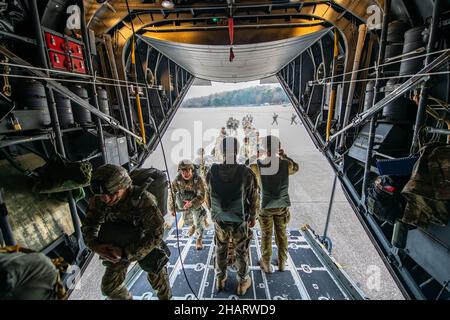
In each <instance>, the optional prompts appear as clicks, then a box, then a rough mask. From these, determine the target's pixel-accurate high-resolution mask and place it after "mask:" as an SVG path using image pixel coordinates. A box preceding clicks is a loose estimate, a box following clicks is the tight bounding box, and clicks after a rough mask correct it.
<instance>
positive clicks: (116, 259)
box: [82, 164, 172, 300]
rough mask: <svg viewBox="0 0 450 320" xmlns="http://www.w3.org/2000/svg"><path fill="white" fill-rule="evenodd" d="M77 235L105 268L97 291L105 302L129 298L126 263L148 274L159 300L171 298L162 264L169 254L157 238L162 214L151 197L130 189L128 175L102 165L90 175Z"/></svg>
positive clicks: (115, 167)
mask: <svg viewBox="0 0 450 320" xmlns="http://www.w3.org/2000/svg"><path fill="white" fill-rule="evenodd" d="M91 189H92V191H93V193H94V195H95V196H94V197H92V198H91V199H90V202H89V207H88V210H87V214H86V218H85V219H84V223H83V227H82V231H83V234H84V238H85V241H86V244H87V245H88V247H89V248H91V249H92V250H93V251H94V252H96V253H97V254H99V255H100V257H101V259H102V260H103V265H104V266H105V267H106V270H105V274H104V275H103V278H102V293H103V294H104V295H106V296H107V297H109V298H110V299H132V296H131V295H130V293H129V292H128V290H127V288H126V287H125V284H124V280H125V277H126V273H127V269H128V267H129V266H130V263H131V262H132V261H137V262H138V263H139V265H140V267H141V268H142V269H143V270H144V271H146V272H147V273H148V276H147V278H148V281H149V282H150V284H151V286H152V287H153V289H154V290H155V291H156V292H157V295H158V298H159V299H161V300H166V299H170V298H171V297H172V293H171V289H170V285H169V277H168V274H167V268H166V263H167V262H168V257H167V256H168V254H170V253H169V252H167V251H168V249H167V246H166V245H165V243H164V241H163V239H162V237H163V232H164V229H163V224H164V219H163V216H162V214H161V212H160V210H159V209H158V206H157V204H156V199H155V197H154V196H153V195H152V194H150V193H148V192H147V191H144V190H142V189H141V188H139V187H136V186H133V185H132V182H131V178H130V177H129V175H128V172H127V171H126V170H125V169H124V168H122V167H119V166H115V165H111V164H106V165H103V166H101V167H99V168H98V169H97V170H96V171H95V172H94V174H93V177H92V181H91Z"/></svg>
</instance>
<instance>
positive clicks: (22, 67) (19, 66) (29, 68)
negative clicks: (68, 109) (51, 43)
mask: <svg viewBox="0 0 450 320" xmlns="http://www.w3.org/2000/svg"><path fill="white" fill-rule="evenodd" d="M0 65H3V66H5V67H10V68H21V69H25V70H26V69H28V70H38V71H42V72H46V73H54V74H55V75H67V76H70V77H73V78H84V79H91V81H89V82H87V83H92V82H94V83H97V81H96V79H100V80H105V81H110V82H115V83H117V82H119V83H120V82H123V83H125V84H128V83H129V81H127V80H121V79H113V78H108V77H100V76H97V75H94V76H91V75H88V74H80V73H73V72H69V71H62V70H55V69H50V68H42V67H36V66H28V65H21V64H16V63H10V62H4V61H0ZM52 80H53V79H52ZM54 80H56V81H64V79H61V78H55V79H54ZM137 83H138V84H139V85H141V86H145V85H146V84H145V83H141V82H137ZM99 84H102V83H99ZM147 85H148V84H147ZM151 87H155V88H158V86H151Z"/></svg>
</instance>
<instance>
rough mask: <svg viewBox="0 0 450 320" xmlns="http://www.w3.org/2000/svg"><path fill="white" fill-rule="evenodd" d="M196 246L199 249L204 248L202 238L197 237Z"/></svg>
mask: <svg viewBox="0 0 450 320" xmlns="http://www.w3.org/2000/svg"><path fill="white" fill-rule="evenodd" d="M195 248H196V249H197V250H202V249H203V242H202V239H197V240H196V241H195Z"/></svg>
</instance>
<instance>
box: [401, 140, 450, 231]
mask: <svg viewBox="0 0 450 320" xmlns="http://www.w3.org/2000/svg"><path fill="white" fill-rule="evenodd" d="M420 151H421V156H420V158H419V160H418V161H417V162H416V164H415V166H414V169H413V172H412V175H411V179H410V180H409V181H408V183H407V184H406V185H405V187H404V188H403V190H402V195H403V196H404V197H405V199H406V200H407V205H406V208H405V212H404V216H403V219H402V220H403V222H405V223H408V224H411V225H415V226H418V227H422V228H426V227H427V226H428V224H430V223H433V224H436V225H439V226H442V227H444V226H446V225H447V224H448V221H449V220H450V160H449V159H450V146H448V145H442V144H440V143H434V144H429V145H427V146H426V147H424V148H423V149H421V150H420Z"/></svg>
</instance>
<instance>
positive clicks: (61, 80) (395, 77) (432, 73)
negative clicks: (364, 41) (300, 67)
mask: <svg viewBox="0 0 450 320" xmlns="http://www.w3.org/2000/svg"><path fill="white" fill-rule="evenodd" d="M138 56H139V55H138ZM446 74H450V70H447V71H436V72H427V73H414V74H405V75H402V76H390V77H380V78H378V79H379V80H390V79H403V78H408V77H412V76H437V75H446ZM3 76H7V77H10V78H21V79H34V80H41V81H57V82H72V83H80V84H92V83H94V84H98V85H104V86H112V87H123V88H127V89H130V86H129V85H124V84H123V85H122V84H114V83H104V82H98V81H86V80H74V79H60V78H51V77H41V76H30V75H19V74H8V73H0V77H3ZM374 79H375V78H362V79H356V80H348V81H337V82H334V83H335V84H344V83H358V82H367V81H372V80H374ZM122 81H123V80H122ZM127 83H132V84H133V85H139V84H141V86H139V87H145V88H146V90H147V91H148V89H156V88H151V87H149V86H148V85H146V84H145V83H139V82H131V81H128V82H127ZM322 85H324V84H319V83H314V84H313V86H322ZM278 119H282V118H278Z"/></svg>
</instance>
